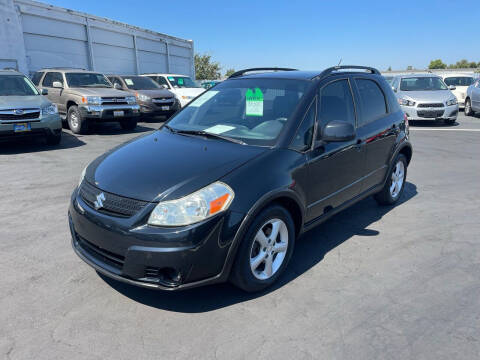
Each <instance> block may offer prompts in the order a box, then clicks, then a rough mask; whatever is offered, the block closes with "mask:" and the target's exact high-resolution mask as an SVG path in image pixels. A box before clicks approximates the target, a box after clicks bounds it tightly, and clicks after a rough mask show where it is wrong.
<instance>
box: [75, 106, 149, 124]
mask: <svg viewBox="0 0 480 360" xmlns="http://www.w3.org/2000/svg"><path fill="white" fill-rule="evenodd" d="M79 110H80V112H81V113H82V116H83V117H85V118H90V119H98V120H121V119H122V118H131V117H137V116H139V115H140V106H139V105H138V104H134V105H81V106H79ZM116 111H117V112H118V111H122V112H123V116H115V112H116Z"/></svg>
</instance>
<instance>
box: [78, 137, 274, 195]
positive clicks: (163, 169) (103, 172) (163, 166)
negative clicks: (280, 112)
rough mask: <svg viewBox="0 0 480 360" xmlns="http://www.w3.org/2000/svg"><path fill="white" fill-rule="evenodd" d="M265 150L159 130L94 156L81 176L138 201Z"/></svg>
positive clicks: (208, 179) (196, 184)
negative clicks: (95, 157) (97, 156)
mask: <svg viewBox="0 0 480 360" xmlns="http://www.w3.org/2000/svg"><path fill="white" fill-rule="evenodd" d="M264 151H266V149H265V148H262V147H255V146H248V145H239V144H235V143H230V142H226V141H223V140H217V139H205V138H203V137H194V136H185V135H180V134H173V133H171V132H170V131H169V130H167V129H161V130H159V131H156V132H154V133H152V134H149V135H146V136H142V137H140V138H137V139H135V140H132V141H130V142H127V143H125V144H123V145H120V146H119V147H117V148H114V149H112V150H111V151H109V152H107V153H105V154H104V155H102V156H100V157H99V158H97V159H96V160H94V161H93V162H92V163H91V164H90V165H89V166H88V168H87V171H86V174H85V178H86V180H87V181H88V182H90V183H92V184H95V186H97V187H98V188H100V189H101V190H103V191H106V192H110V193H113V194H117V195H121V196H125V197H129V198H133V199H138V200H143V201H160V200H169V199H176V198H180V197H182V196H185V195H188V194H191V193H192V192H194V191H196V190H198V189H200V188H202V187H205V186H207V185H209V184H211V183H212V182H215V181H216V180H218V179H220V178H222V177H223V176H225V175H226V174H228V173H229V172H231V171H232V170H234V169H235V168H237V167H239V166H241V165H242V164H244V163H245V162H247V161H249V160H251V159H253V158H254V157H256V156H258V155H259V154H260V153H262V152H264Z"/></svg>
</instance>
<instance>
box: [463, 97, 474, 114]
mask: <svg viewBox="0 0 480 360" xmlns="http://www.w3.org/2000/svg"><path fill="white" fill-rule="evenodd" d="M464 113H465V116H473V111H472V102H471V101H470V99H466V100H465V109H464Z"/></svg>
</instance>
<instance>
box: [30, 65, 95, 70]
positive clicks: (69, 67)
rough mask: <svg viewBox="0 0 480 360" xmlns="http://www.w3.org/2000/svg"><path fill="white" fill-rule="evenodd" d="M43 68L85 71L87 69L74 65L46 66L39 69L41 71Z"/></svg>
mask: <svg viewBox="0 0 480 360" xmlns="http://www.w3.org/2000/svg"><path fill="white" fill-rule="evenodd" d="M41 70H85V71H87V69H84V68H80V67H74V66H53V67H44V68H41V69H40V70H39V71H41Z"/></svg>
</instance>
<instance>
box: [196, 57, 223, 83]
mask: <svg viewBox="0 0 480 360" xmlns="http://www.w3.org/2000/svg"><path fill="white" fill-rule="evenodd" d="M194 60H195V75H196V78H197V80H215V79H220V77H221V74H220V68H221V66H220V63H218V62H216V61H212V56H211V55H208V54H195V57H194Z"/></svg>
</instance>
